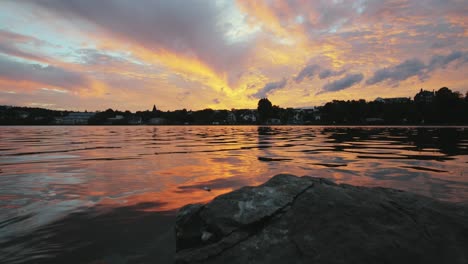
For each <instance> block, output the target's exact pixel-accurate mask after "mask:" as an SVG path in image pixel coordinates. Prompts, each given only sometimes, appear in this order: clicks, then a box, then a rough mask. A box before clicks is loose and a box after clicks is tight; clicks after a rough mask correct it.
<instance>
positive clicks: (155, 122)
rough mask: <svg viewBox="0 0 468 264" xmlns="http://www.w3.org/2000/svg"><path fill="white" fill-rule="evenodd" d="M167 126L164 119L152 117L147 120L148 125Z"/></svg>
mask: <svg viewBox="0 0 468 264" xmlns="http://www.w3.org/2000/svg"><path fill="white" fill-rule="evenodd" d="M165 124H167V121H166V119H164V118H161V117H154V118H151V119H150V120H148V125H165Z"/></svg>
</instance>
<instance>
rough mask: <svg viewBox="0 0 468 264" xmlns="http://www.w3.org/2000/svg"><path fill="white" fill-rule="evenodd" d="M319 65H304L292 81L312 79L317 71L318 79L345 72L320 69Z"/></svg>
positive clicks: (298, 81)
mask: <svg viewBox="0 0 468 264" xmlns="http://www.w3.org/2000/svg"><path fill="white" fill-rule="evenodd" d="M320 68H321V67H320V66H319V65H318V64H309V65H307V66H305V67H304V68H303V69H302V70H301V71H300V72H299V73H298V74H297V76H296V77H294V81H296V83H301V82H302V81H303V80H304V79H306V78H307V79H313V78H314V76H315V75H316V74H317V73H318V72H319V71H320V72H319V73H318V76H319V78H320V79H326V78H329V77H334V76H340V75H342V74H343V73H345V72H346V71H345V70H340V71H335V70H332V69H322V70H320Z"/></svg>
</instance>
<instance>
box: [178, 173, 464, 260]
mask: <svg viewBox="0 0 468 264" xmlns="http://www.w3.org/2000/svg"><path fill="white" fill-rule="evenodd" d="M176 240H177V253H176V263H468V207H467V206H466V205H457V204H450V203H445V202H440V201H436V200H433V199H430V198H427V197H423V196H420V195H416V194H412V193H407V192H403V191H398V190H393V189H386V188H365V187H356V186H351V185H345V184H340V185H338V184H335V183H333V182H331V181H329V180H326V179H320V178H311V177H296V176H293V175H276V176H275V177H273V178H271V179H270V180H269V181H268V182H266V183H264V184H262V185H260V186H258V187H244V188H241V189H239V190H236V191H233V192H231V193H227V194H224V195H221V196H219V197H217V198H216V199H214V200H213V201H212V202H210V203H208V204H206V205H188V206H185V207H183V208H182V209H181V210H180V211H179V214H178V216H177V220H176Z"/></svg>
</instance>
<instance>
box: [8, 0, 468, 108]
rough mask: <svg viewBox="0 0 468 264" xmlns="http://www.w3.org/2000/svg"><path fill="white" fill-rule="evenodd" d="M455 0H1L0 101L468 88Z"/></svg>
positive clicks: (79, 102)
mask: <svg viewBox="0 0 468 264" xmlns="http://www.w3.org/2000/svg"><path fill="white" fill-rule="evenodd" d="M466 14H468V2H467V1H466V0H420V1H411V0H388V1H384V0H317V1H315V0H265V1H261V0H258V1H253V0H238V1H234V0H233V1H227V0H158V1H156V0H138V1H133V0H112V1H111V0H102V1H95V0H67V1H63V0H22V1H17V0H1V1H0V105H19V106H30V107H45V108H50V109H68V110H77V111H83V110H88V111H94V110H105V109H108V108H113V109H118V110H130V111H139V110H148V109H152V107H153V105H156V107H157V108H158V109H160V110H175V109H183V108H186V109H192V110H198V109H204V108H212V109H231V108H237V109H240V108H256V107H257V102H258V100H259V99H260V98H264V97H268V98H269V99H270V101H271V102H272V103H273V104H275V105H279V106H281V107H297V108H298V107H311V106H319V105H323V104H324V103H326V102H328V101H331V100H335V99H336V100H353V99H354V100H357V99H366V100H374V99H375V98H376V97H383V98H388V97H413V96H414V95H415V94H416V93H417V92H418V91H419V90H420V89H421V88H423V89H427V90H431V91H432V90H437V89H439V88H441V87H443V86H446V87H449V88H450V89H452V90H454V91H459V92H461V93H462V94H465V93H466V92H467V91H468V82H467V80H468V31H467V29H468V18H467V16H466Z"/></svg>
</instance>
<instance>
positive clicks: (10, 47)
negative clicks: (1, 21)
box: [0, 30, 49, 62]
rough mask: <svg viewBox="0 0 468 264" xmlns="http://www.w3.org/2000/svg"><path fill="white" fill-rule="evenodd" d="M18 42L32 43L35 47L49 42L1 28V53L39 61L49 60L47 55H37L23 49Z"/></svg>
mask: <svg viewBox="0 0 468 264" xmlns="http://www.w3.org/2000/svg"><path fill="white" fill-rule="evenodd" d="M17 44H30V45H33V46H34V47H38V46H43V45H46V44H47V43H46V42H45V41H42V40H39V39H37V38H34V37H31V36H26V35H22V34H17V33H14V32H10V31H6V30H0V53H3V54H5V55H9V56H14V57H19V58H23V59H27V60H33V61H38V62H48V61H49V60H48V59H47V58H46V57H45V56H39V55H35V54H32V53H30V52H26V51H24V50H22V49H21V48H19V47H18V46H17Z"/></svg>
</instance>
